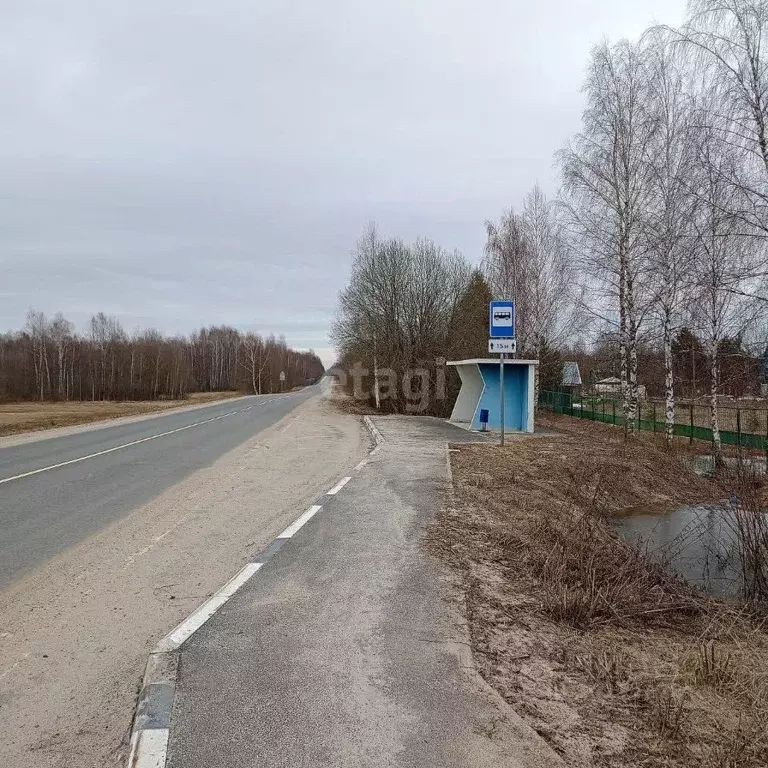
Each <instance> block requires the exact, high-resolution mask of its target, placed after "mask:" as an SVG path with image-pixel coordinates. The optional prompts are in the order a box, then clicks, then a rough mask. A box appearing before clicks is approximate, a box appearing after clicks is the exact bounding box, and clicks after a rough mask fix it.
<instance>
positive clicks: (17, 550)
mask: <svg viewBox="0 0 768 768" xmlns="http://www.w3.org/2000/svg"><path fill="white" fill-rule="evenodd" d="M316 393H317V387H310V388H307V389H305V390H302V391H300V392H296V393H290V394H286V395H261V396H253V397H246V398H240V399H237V400H229V401H226V400H225V401H222V402H218V403H214V404H212V405H210V406H206V407H204V408H197V409H194V410H189V411H180V412H176V413H172V414H161V415H158V416H157V417H154V418H151V419H144V420H140V421H136V422H131V423H122V424H118V425H114V426H106V427H103V428H100V429H95V430H89V431H84V432H78V433H76V434H71V435H67V436H62V437H54V438H49V439H43V440H36V441H34V442H29V443H25V444H21V445H14V446H9V447H5V448H2V447H0V531H2V534H1V535H0V589H3V588H5V587H6V586H7V585H8V584H10V583H11V582H13V581H15V580H16V579H18V578H19V577H21V576H22V575H24V574H25V573H27V572H28V571H30V570H31V569H33V568H35V567H36V566H37V565H39V564H40V563H41V562H43V561H45V560H48V559H49V558H51V557H53V556H54V555H56V554H58V553H60V552H62V551H63V550H65V549H66V548H68V547H71V546H73V545H75V544H77V543H79V542H80V541H82V540H83V539H84V538H86V537H87V536H89V535H91V534H93V533H94V532H95V531H98V530H99V529H101V528H103V527H104V526H107V525H109V524H110V523H112V522H114V521H115V520H118V519H120V518H121V517H123V516H124V515H125V514H127V513H128V512H130V511H131V510H132V509H135V508H136V507H138V506H139V505H141V504H142V503H144V502H146V501H147V500H149V499H151V498H153V497H154V496H156V495H157V494H159V493H160V492H162V491H163V490H164V489H166V488H168V487H170V486H172V485H174V484H175V483H177V482H179V481H180V480H182V479H184V478H185V477H186V476H188V475H190V474H191V473H192V472H194V471H196V470H198V469H200V468H202V467H206V466H210V465H211V464H212V463H213V462H214V461H215V460H216V459H217V458H219V457H220V456H222V455H223V454H225V453H226V452H228V451H230V450H231V449H233V448H235V447H236V446H238V445H240V444H241V443H243V442H245V441H246V440H248V439H249V438H250V437H252V436H253V435H255V434H256V433H258V432H260V431H261V430H263V429H264V428H266V427H268V426H270V425H272V424H274V423H275V422H277V421H278V420H279V419H281V418H282V417H283V416H285V415H286V414H287V413H288V412H289V411H291V410H293V409H294V408H295V407H296V406H297V405H299V404H300V403H302V402H304V401H305V400H306V399H307V398H309V397H311V396H312V395H314V394H316Z"/></svg>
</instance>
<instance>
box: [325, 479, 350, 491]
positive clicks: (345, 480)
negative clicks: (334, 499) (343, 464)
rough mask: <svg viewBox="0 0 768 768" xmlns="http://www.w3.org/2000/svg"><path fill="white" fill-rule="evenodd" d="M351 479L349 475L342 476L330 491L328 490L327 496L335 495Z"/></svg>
mask: <svg viewBox="0 0 768 768" xmlns="http://www.w3.org/2000/svg"><path fill="white" fill-rule="evenodd" d="M351 479H352V478H351V477H343V478H342V479H341V480H339V482H338V483H336V485H334V486H333V488H331V490H330V491H328V496H335V495H336V494H337V493H338V492H339V491H340V490H341V489H342V488H343V487H344V486H345V485H346V484H347V483H348V482H349V481H350V480H351Z"/></svg>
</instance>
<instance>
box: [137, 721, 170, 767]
mask: <svg viewBox="0 0 768 768" xmlns="http://www.w3.org/2000/svg"><path fill="white" fill-rule="evenodd" d="M168 735H169V731H168V729H167V728H144V729H142V730H140V731H137V732H136V733H135V734H134V737H133V740H132V741H133V743H132V744H131V755H130V757H129V759H128V765H129V766H130V768H165V760H166V753H167V751H168Z"/></svg>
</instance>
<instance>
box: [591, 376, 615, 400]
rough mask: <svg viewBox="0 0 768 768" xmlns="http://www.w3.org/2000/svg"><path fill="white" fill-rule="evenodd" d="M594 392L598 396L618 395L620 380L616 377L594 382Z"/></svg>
mask: <svg viewBox="0 0 768 768" xmlns="http://www.w3.org/2000/svg"><path fill="white" fill-rule="evenodd" d="M595 392H596V393H597V394H599V395H620V394H621V379H618V378H616V376H609V377H608V378H607V379H600V381H596V382H595Z"/></svg>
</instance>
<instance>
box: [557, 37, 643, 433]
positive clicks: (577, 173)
mask: <svg viewBox="0 0 768 768" xmlns="http://www.w3.org/2000/svg"><path fill="white" fill-rule="evenodd" d="M584 91H585V95H586V100H587V108H586V110H585V112H584V117H583V123H584V124H583V130H582V132H581V133H580V134H578V135H577V136H576V137H575V138H574V139H573V140H572V141H571V142H570V144H569V145H568V146H567V147H566V148H565V149H564V150H563V151H562V152H561V153H560V156H559V159H560V165H561V168H562V172H563V180H564V191H565V195H566V200H565V208H566V210H567V211H568V213H569V218H570V225H571V228H572V230H575V231H576V232H577V234H578V236H579V238H580V242H581V243H582V244H583V245H584V246H585V247H586V258H585V265H586V266H587V267H588V268H589V269H590V271H591V272H592V274H593V276H594V277H595V278H596V279H598V280H600V281H602V282H603V283H604V284H605V283H607V287H608V291H607V292H608V293H609V294H611V293H612V294H613V295H614V296H615V298H616V299H617V300H618V302H617V303H618V315H619V321H618V330H619V344H620V355H621V367H620V376H621V386H622V395H623V406H624V415H625V419H626V425H627V430H628V431H629V432H630V433H633V432H634V429H635V417H636V414H637V402H638V396H637V341H638V334H639V330H640V324H641V320H642V315H643V308H644V305H643V302H641V301H638V298H639V297H638V292H639V290H640V289H641V288H642V286H643V281H642V280H641V276H642V275H643V272H644V269H645V266H646V264H645V258H644V244H643V241H642V236H643V219H644V215H645V211H646V208H647V205H648V198H649V183H648V168H647V162H646V159H647V157H648V151H649V145H650V143H651V140H652V138H653V136H654V130H655V124H654V121H653V119H652V117H651V116H650V115H649V112H648V91H649V86H648V81H647V76H646V71H645V67H644V64H643V60H642V56H641V51H640V49H639V47H638V46H637V45H635V44H632V43H630V42H628V41H621V42H620V43H618V44H616V45H609V44H608V43H603V44H601V45H599V46H597V47H596V48H595V49H594V50H593V51H592V55H591V59H590V63H589V70H588V77H587V82H586V85H585V87H584Z"/></svg>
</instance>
